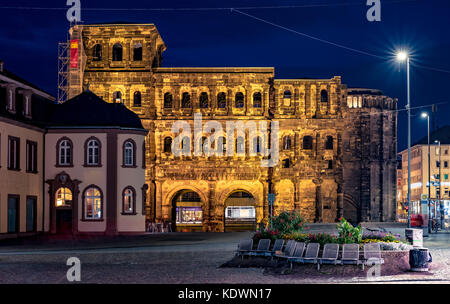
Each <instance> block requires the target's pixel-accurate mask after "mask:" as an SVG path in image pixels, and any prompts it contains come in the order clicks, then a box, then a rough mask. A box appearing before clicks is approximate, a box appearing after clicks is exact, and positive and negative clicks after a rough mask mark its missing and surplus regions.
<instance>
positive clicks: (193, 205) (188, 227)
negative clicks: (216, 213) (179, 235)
mask: <svg viewBox="0 0 450 304" xmlns="http://www.w3.org/2000/svg"><path fill="white" fill-rule="evenodd" d="M188 192H193V193H195V194H196V195H198V197H199V200H200V202H177V201H175V200H176V199H177V196H178V195H180V194H183V193H188ZM177 204H179V206H177ZM189 204H190V205H189ZM188 205H189V206H188ZM177 208H180V209H186V210H188V209H196V211H195V212H197V211H198V209H199V208H200V210H201V212H202V216H201V218H202V221H201V223H195V224H194V223H192V224H187V223H184V224H183V223H181V222H180V223H178V224H177V221H176V220H177V217H176V214H177V213H176V212H177ZM163 209H165V210H163V220H164V221H169V222H171V223H172V227H173V230H174V231H178V230H180V231H204V230H205V229H206V227H205V226H207V224H208V223H207V221H208V220H207V219H208V198H207V197H206V195H205V194H204V193H203V191H201V190H200V189H199V188H198V187H195V186H193V185H180V186H178V187H175V188H173V189H171V190H170V191H169V192H168V193H167V195H166V197H165V199H164V204H163ZM179 211H180V212H181V213H182V212H183V210H179Z"/></svg>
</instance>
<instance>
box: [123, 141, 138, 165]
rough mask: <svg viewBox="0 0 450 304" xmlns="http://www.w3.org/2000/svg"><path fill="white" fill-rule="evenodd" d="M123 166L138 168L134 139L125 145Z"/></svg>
mask: <svg viewBox="0 0 450 304" xmlns="http://www.w3.org/2000/svg"><path fill="white" fill-rule="evenodd" d="M123 166H124V167H134V166H136V144H135V143H134V141H133V140H132V139H127V140H126V141H125V142H124V143H123Z"/></svg>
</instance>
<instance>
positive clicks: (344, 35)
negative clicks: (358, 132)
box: [0, 0, 450, 151]
mask: <svg viewBox="0 0 450 304" xmlns="http://www.w3.org/2000/svg"><path fill="white" fill-rule="evenodd" d="M392 2H396V3H392ZM65 3H66V0H52V1H48V0H46V1H35V0H34V1H20V0H15V1H1V0H0V7H3V8H0V14H1V18H0V59H3V60H4V61H5V68H6V69H8V70H10V71H12V72H14V73H16V74H18V75H19V76H21V77H23V78H25V79H27V80H29V81H31V82H33V83H35V84H36V85H38V86H40V87H41V88H43V89H44V90H46V91H48V92H50V93H52V94H54V95H55V96H56V92H57V44H58V41H63V40H64V39H67V30H68V27H69V24H68V21H67V19H66V10H65V9H64V10H62V9H60V10H58V9H53V10H31V9H11V8H4V7H11V6H14V7H34V8H36V7H41V8H42V7H51V8H65V7H66V6H65ZM344 3H347V4H351V5H338V6H336V5H333V6H320V7H304V8H289V9H286V8H284V9H273V8H272V9H246V10H242V11H243V12H245V13H248V14H251V15H254V16H257V17H259V18H262V19H265V20H267V21H270V22H273V23H276V24H279V25H282V26H284V27H287V28H290V29H293V30H295V31H298V32H302V33H305V34H308V35H312V36H315V37H318V38H321V39H324V40H328V41H331V42H334V43H338V44H341V45H345V46H347V47H351V48H354V49H358V50H361V51H364V52H368V53H371V54H375V55H378V56H383V57H385V58H386V59H384V60H383V59H380V58H376V57H371V56H367V55H363V54H360V53H355V52H352V51H349V50H346V49H342V48H338V47H335V46H332V45H329V44H324V43H322V42H319V41H315V40H312V39H310V38H306V37H302V36H300V35H297V34H294V33H291V32H289V31H286V30H282V29H280V28H277V27H274V26H272V25H269V24H266V23H263V22H260V21H257V20H254V19H251V18H249V17H246V16H243V15H241V14H238V13H236V12H231V11H230V10H203V11H180V10H178V11H124V10H116V11H114V10H110V11H105V10H95V11H93V10H88V11H82V16H81V17H82V21H83V22H84V23H86V24H88V23H102V22H115V21H126V22H138V23H154V24H155V25H156V26H157V28H158V30H159V32H160V34H161V36H162V38H163V40H164V41H165V43H166V45H167V51H166V52H165V53H164V59H163V66H165V67H170V66H175V67H182V66H193V67H201V66H205V67H214V66H222V67H231V66H244V67H245V66H249V67H253V66H267V67H275V73H276V77H277V78H330V77H333V76H335V75H340V76H342V80H343V83H345V84H347V85H348V86H349V87H368V88H377V89H381V90H382V91H383V92H384V93H385V94H386V95H389V96H392V97H397V98H398V99H399V109H404V107H405V105H406V72H405V70H406V69H405V68H404V66H401V65H399V64H398V63H396V62H395V61H394V60H392V58H393V54H394V51H395V49H398V48H406V49H408V50H410V51H411V53H412V58H411V60H412V61H413V62H414V63H416V64H419V65H423V66H429V67H433V68H437V69H443V70H446V71H449V72H438V71H431V70H427V69H424V68H419V67H417V66H412V67H411V87H412V89H411V94H412V100H411V106H412V107H418V106H422V105H428V104H432V103H444V104H442V105H439V106H438V115H437V116H436V122H437V124H438V125H439V126H443V125H446V124H450V122H448V117H450V98H449V97H448V92H449V91H448V88H449V85H450V60H449V54H450V39H449V37H450V1H448V0H417V1H414V0H412V1H392V0H385V1H381V3H382V21H381V22H372V23H371V22H368V21H367V19H366V11H367V9H368V7H367V6H366V5H365V3H366V0H320V1H311V0H309V1H308V0H297V1H295V0H290V1H284V0H277V1H275V0H271V1H269V0H258V1H256V0H255V1H213V0H209V1H175V0H164V1H137V0H127V1H116V0H108V1H93V0H89V1H87V0H81V4H82V7H84V8H187V7H191V8H195V7H197V8H199V7H202V8H205V7H206V8H210V7H235V8H239V7H244V6H247V7H248V6H274V5H303V4H315V5H317V4H344ZM424 109H425V110H427V108H424ZM422 110H423V109H416V110H414V111H413V112H412V113H413V117H412V126H413V127H412V134H413V142H414V141H416V140H418V139H420V138H421V137H423V136H425V135H426V121H425V120H424V119H421V118H420V115H419V114H420V112H421V111H422ZM398 135H399V151H401V150H403V149H405V148H406V145H407V141H406V140H407V137H406V136H407V120H406V111H401V112H399V128H398Z"/></svg>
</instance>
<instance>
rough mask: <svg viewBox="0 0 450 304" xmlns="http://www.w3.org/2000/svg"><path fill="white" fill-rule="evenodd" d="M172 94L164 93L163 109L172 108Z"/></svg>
mask: <svg viewBox="0 0 450 304" xmlns="http://www.w3.org/2000/svg"><path fill="white" fill-rule="evenodd" d="M172 99H173V98H172V94H170V93H165V94H164V109H172Z"/></svg>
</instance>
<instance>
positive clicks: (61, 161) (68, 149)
mask: <svg viewBox="0 0 450 304" xmlns="http://www.w3.org/2000/svg"><path fill="white" fill-rule="evenodd" d="M72 152H73V151H72V142H71V141H70V139H68V138H66V139H64V138H63V139H61V140H60V141H59V144H58V165H59V166H72V155H73V154H72Z"/></svg>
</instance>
